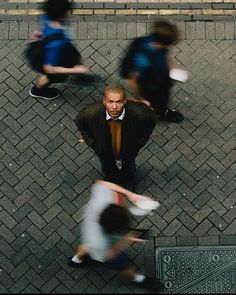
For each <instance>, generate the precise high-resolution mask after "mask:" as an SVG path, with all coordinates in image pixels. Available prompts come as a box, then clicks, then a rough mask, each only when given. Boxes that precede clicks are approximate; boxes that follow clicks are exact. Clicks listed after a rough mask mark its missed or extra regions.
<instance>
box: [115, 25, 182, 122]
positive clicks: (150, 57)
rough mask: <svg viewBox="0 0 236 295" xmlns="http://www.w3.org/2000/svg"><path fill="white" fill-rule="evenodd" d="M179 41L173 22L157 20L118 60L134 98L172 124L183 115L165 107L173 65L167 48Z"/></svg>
mask: <svg viewBox="0 0 236 295" xmlns="http://www.w3.org/2000/svg"><path fill="white" fill-rule="evenodd" d="M178 40H179V31H178V29H177V27H176V26H175V25H174V24H172V23H170V22H168V21H157V22H155V23H154V24H153V27H152V32H151V34H150V35H148V36H146V37H139V38H136V39H135V40H133V41H132V43H131V45H130V47H129V49H128V52H127V54H126V55H125V57H124V58H123V60H122V62H121V75H122V77H123V78H125V79H127V83H128V87H129V88H130V89H131V90H132V91H133V93H134V95H135V99H136V100H138V101H141V102H143V103H145V104H147V105H148V106H150V107H152V108H153V109H154V110H155V112H156V114H157V115H158V117H159V118H160V119H162V120H165V121H169V122H175V123H180V122H182V121H183V120H184V116H183V115H182V114H181V113H180V112H178V111H176V110H171V109H170V108H169V107H168V105H169V100H170V89H171V86H172V84H173V80H171V78H170V70H171V69H173V68H175V65H174V63H173V61H172V60H171V58H170V57H169V54H168V50H169V48H170V47H171V45H174V44H176V43H177V42H178ZM184 74H185V73H184Z"/></svg>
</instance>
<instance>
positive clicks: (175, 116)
mask: <svg viewBox="0 0 236 295" xmlns="http://www.w3.org/2000/svg"><path fill="white" fill-rule="evenodd" d="M160 120H162V121H167V122H173V123H181V122H183V121H184V116H183V115H182V114H181V113H180V112H178V111H176V110H171V109H167V110H166V112H165V115H164V116H162V117H161V118H160Z"/></svg>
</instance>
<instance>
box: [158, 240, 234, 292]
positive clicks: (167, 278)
mask: <svg viewBox="0 0 236 295" xmlns="http://www.w3.org/2000/svg"><path fill="white" fill-rule="evenodd" d="M156 272H157V277H159V278H161V280H163V281H164V284H165V290H164V293H168V294H170V293H172V294H175V293H177V294H178V293H189V294H222V293H224V294H226V293H231V294H236V246H212V247H172V248H157V249H156Z"/></svg>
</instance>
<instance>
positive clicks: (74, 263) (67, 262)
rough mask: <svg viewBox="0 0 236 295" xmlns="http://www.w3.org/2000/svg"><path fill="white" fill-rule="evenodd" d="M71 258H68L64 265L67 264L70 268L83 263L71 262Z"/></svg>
mask: <svg viewBox="0 0 236 295" xmlns="http://www.w3.org/2000/svg"><path fill="white" fill-rule="evenodd" d="M72 258H73V257H70V258H69V259H67V261H66V264H67V265H68V266H70V267H80V266H81V264H82V263H83V262H80V263H78V262H74V261H73V260H72Z"/></svg>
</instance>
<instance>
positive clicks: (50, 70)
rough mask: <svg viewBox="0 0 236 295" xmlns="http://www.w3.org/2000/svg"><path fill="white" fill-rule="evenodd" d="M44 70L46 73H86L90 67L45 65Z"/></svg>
mask: <svg viewBox="0 0 236 295" xmlns="http://www.w3.org/2000/svg"><path fill="white" fill-rule="evenodd" d="M43 70H44V72H45V73H46V74H65V75H66V74H67V75H70V74H84V73H86V72H87V71H88V69H87V68H86V67H85V66H83V65H76V66H74V67H73V68H64V67H58V66H51V65H44V66H43Z"/></svg>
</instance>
